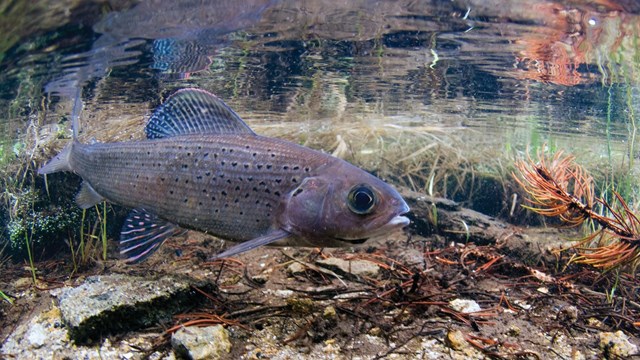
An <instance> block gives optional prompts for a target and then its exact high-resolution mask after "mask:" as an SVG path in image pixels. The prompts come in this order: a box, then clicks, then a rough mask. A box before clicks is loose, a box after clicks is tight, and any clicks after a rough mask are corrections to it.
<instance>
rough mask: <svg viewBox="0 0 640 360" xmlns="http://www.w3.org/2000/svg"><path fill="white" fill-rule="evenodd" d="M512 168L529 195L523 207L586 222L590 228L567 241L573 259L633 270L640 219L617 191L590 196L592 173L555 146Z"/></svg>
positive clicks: (638, 255)
mask: <svg viewBox="0 0 640 360" xmlns="http://www.w3.org/2000/svg"><path fill="white" fill-rule="evenodd" d="M516 168H517V169H518V171H519V175H516V174H514V178H515V180H516V181H517V182H518V184H520V186H521V187H522V188H523V189H524V190H525V192H526V193H527V194H528V195H529V198H527V199H526V200H527V201H528V203H529V204H530V205H525V207H526V208H527V209H529V210H531V211H533V212H535V213H538V214H540V215H543V216H547V217H556V216H557V217H559V218H560V219H562V221H563V222H564V223H565V224H567V225H569V226H579V225H582V224H583V223H585V222H586V221H590V222H591V223H592V229H593V230H592V232H590V233H589V234H587V235H586V236H585V237H584V238H582V239H581V240H579V241H578V242H577V243H576V245H574V246H573V248H575V249H576V250H577V251H578V255H577V256H575V257H574V258H573V261H574V262H578V263H583V264H588V265H591V266H594V267H596V268H600V269H604V270H611V269H616V268H620V267H623V266H627V265H628V266H630V267H631V269H632V272H635V270H636V268H637V267H638V265H640V240H638V239H640V219H638V217H637V216H636V215H635V214H634V212H633V211H632V210H631V208H630V207H629V205H628V204H627V202H626V201H625V200H624V199H623V198H622V196H620V194H619V193H617V192H615V191H612V194H613V199H612V200H611V201H607V200H605V199H603V198H602V197H596V196H595V195H594V190H593V188H594V184H593V179H592V177H591V176H590V175H589V174H588V173H587V172H586V171H585V170H584V169H583V168H582V167H581V166H580V165H578V164H576V163H575V161H574V157H573V156H570V155H569V156H564V155H563V153H562V152H561V151H558V152H557V153H556V154H555V155H554V156H553V157H550V158H549V157H545V156H544V154H543V153H542V152H539V153H538V163H535V162H533V160H531V159H530V158H529V159H528V160H527V161H519V162H517V163H516ZM598 206H601V207H602V209H603V210H604V211H602V213H600V212H598V211H597V209H596V208H597V207H598Z"/></svg>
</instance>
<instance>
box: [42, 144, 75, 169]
mask: <svg viewBox="0 0 640 360" xmlns="http://www.w3.org/2000/svg"><path fill="white" fill-rule="evenodd" d="M71 147H73V143H70V144H69V145H67V146H65V148H64V149H62V151H61V152H60V154H58V155H56V156H55V157H54V158H53V159H51V160H49V162H48V163H46V164H45V165H44V166H43V167H41V168H40V169H38V174H40V175H44V174H51V173H54V172H58V171H71V165H70V164H69V156H70V155H71Z"/></svg>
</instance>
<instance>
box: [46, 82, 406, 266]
mask: <svg viewBox="0 0 640 360" xmlns="http://www.w3.org/2000/svg"><path fill="white" fill-rule="evenodd" d="M76 118H77V117H76ZM76 131H77V121H75V120H74V139H73V141H72V142H71V143H70V144H69V145H67V147H66V148H65V149H64V150H63V151H62V152H61V153H60V154H58V155H57V156H56V157H55V158H53V159H52V160H51V161H50V162H49V163H47V164H46V165H45V166H43V167H42V168H41V169H40V170H39V173H40V174H50V173H54V172H57V171H72V172H75V173H76V174H78V175H80V176H81V177H82V178H83V180H84V182H83V184H82V188H81V190H80V192H79V193H78V195H77V196H76V202H77V203H78V205H79V206H80V207H82V208H89V207H91V206H93V205H95V204H97V203H98V202H100V201H103V200H104V199H106V200H108V201H111V202H113V203H116V204H120V205H123V206H126V207H130V208H133V209H134V210H133V211H132V212H131V213H130V214H129V216H128V217H127V219H126V220H125V223H124V225H123V227H122V231H121V234H120V253H121V255H122V256H124V257H125V258H127V260H128V261H129V262H140V261H143V260H144V259H146V258H147V257H149V256H150V255H151V254H153V252H154V251H156V250H157V249H158V248H159V247H160V245H161V244H162V243H163V242H164V241H165V240H166V239H167V238H169V237H171V236H172V235H174V234H176V233H179V232H181V228H186V229H193V230H198V231H203V232H206V233H209V234H212V235H215V236H217V237H219V238H221V239H225V240H229V241H233V242H236V243H238V244H236V245H235V246H233V247H231V248H230V249H228V250H227V251H224V252H223V253H221V254H218V255H216V256H215V257H214V258H223V257H228V256H233V255H236V254H239V253H241V252H244V251H248V250H251V249H253V248H256V247H259V246H262V245H268V244H272V245H283V246H313V247H344V246H351V245H354V244H361V243H363V242H365V241H366V240H368V239H371V238H375V237H380V236H382V235H385V234H387V233H388V232H390V231H392V230H395V229H398V228H401V227H404V226H406V225H407V224H408V223H409V219H408V218H407V217H405V216H403V215H404V214H405V213H406V212H408V211H409V208H408V206H407V204H406V203H405V201H404V200H403V199H402V197H401V196H400V195H399V194H398V192H397V191H396V190H394V189H393V188H392V187H391V186H390V185H388V184H386V183H385V182H383V181H382V180H380V179H378V178H377V177H375V176H373V175H371V174H369V173H367V172H365V171H363V170H361V169H359V168H357V167H355V166H353V165H351V164H349V163H347V162H346V161H344V160H341V159H338V158H335V157H333V156H330V155H327V154H325V153H322V152H319V151H316V150H312V149H309V148H306V147H303V146H300V145H296V144H293V143H290V142H287V141H284V140H280V139H276V138H268V137H264V136H260V135H257V134H256V133H254V132H253V131H252V130H251V129H250V128H249V127H248V126H247V125H246V124H245V122H244V121H243V120H242V119H241V118H240V116H238V115H237V114H236V113H235V112H234V111H233V110H231V108H229V107H228V106H227V105H226V104H225V103H224V102H222V101H221V100H220V99H218V98H217V97H216V96H214V95H213V94H210V93H208V92H206V91H203V90H198V89H183V90H179V91H178V92H176V93H175V94H173V95H172V96H171V97H169V98H168V99H167V101H166V102H164V103H163V104H162V105H160V107H159V108H158V109H156V111H155V112H154V113H153V115H152V116H151V118H150V119H149V121H148V123H147V126H146V128H145V131H146V135H147V139H146V140H142V141H134V142H121V143H97V144H90V145H89V144H82V143H80V142H78V141H77V136H76ZM239 164H242V165H243V166H239ZM141 189H145V190H144V191H141Z"/></svg>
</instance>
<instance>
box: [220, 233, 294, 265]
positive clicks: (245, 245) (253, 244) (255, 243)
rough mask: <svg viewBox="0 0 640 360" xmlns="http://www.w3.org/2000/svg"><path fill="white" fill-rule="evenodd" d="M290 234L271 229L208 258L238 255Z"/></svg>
mask: <svg viewBox="0 0 640 360" xmlns="http://www.w3.org/2000/svg"><path fill="white" fill-rule="evenodd" d="M290 235H291V234H289V233H288V232H286V231H284V230H275V231H272V232H270V233H268V234H266V235H264V236H260V237H258V238H255V239H251V240H249V241H245V242H241V243H239V244H237V245H234V246H232V247H230V248H229V249H227V250H225V251H223V252H221V253H220V254H217V255H214V256H213V257H211V258H210V259H209V260H211V261H213V260H217V259H222V258H227V257H230V256H234V255H238V254H240V253H243V252H245V251H249V250H252V249H255V248H257V247H260V246H264V245H268V244H271V243H273V242H276V241H278V240H282V239H284V238H286V237H288V236H290Z"/></svg>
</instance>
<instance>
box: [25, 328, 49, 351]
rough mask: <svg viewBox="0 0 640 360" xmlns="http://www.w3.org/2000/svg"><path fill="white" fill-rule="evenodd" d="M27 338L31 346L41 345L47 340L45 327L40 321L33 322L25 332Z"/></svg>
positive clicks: (38, 346) (37, 346)
mask: <svg viewBox="0 0 640 360" xmlns="http://www.w3.org/2000/svg"><path fill="white" fill-rule="evenodd" d="M26 337H27V340H29V344H30V345H31V347H32V348H34V349H37V348H40V347H42V346H43V345H44V344H45V343H46V341H47V338H48V336H47V329H45V328H44V326H43V325H42V324H41V323H37V324H34V325H33V326H32V327H31V328H30V329H29V332H28V333H27V336H26Z"/></svg>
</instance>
